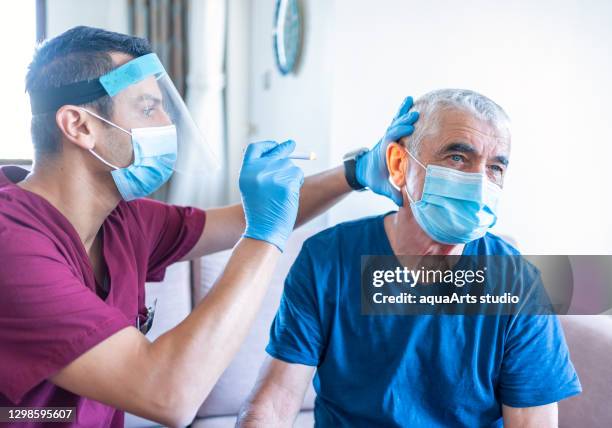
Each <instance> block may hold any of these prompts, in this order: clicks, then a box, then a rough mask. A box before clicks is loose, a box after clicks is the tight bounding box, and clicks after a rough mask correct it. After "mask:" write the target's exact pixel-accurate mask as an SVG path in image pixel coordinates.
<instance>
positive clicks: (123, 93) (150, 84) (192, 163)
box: [99, 53, 219, 176]
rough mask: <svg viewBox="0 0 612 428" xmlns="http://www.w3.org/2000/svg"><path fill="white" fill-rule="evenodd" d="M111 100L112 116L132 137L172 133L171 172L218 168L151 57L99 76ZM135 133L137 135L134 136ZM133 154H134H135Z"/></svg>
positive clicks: (177, 96)
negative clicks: (174, 142) (172, 158)
mask: <svg viewBox="0 0 612 428" xmlns="http://www.w3.org/2000/svg"><path fill="white" fill-rule="evenodd" d="M99 80H100V84H101V85H102V86H103V87H104V89H105V90H106V92H107V94H108V95H109V96H111V98H112V100H113V117H114V118H115V120H116V121H117V122H119V121H120V122H121V124H123V125H125V127H127V128H128V129H126V130H127V131H130V132H131V133H132V138H135V137H138V136H140V135H141V134H142V133H146V132H147V131H144V128H151V130H150V131H149V132H151V133H154V134H156V133H157V132H156V130H155V128H159V129H158V131H159V134H161V135H166V134H167V133H169V132H172V131H171V128H169V127H172V126H174V129H175V130H176V142H177V147H176V161H175V164H174V167H173V171H174V172H176V173H179V174H189V175H197V176H199V175H200V173H210V172H211V171H212V172H214V171H216V170H218V169H219V161H218V158H217V156H216V155H215V154H214V153H213V151H212V150H211V148H210V146H209V145H207V144H206V143H205V141H204V137H203V136H202V134H201V132H200V130H199V129H198V127H197V125H196V124H195V122H194V120H193V118H192V116H191V114H190V113H189V110H188V109H187V106H186V105H185V102H184V101H183V98H182V97H181V95H180V94H179V92H178V90H177V89H176V87H175V86H174V83H173V82H172V80H171V79H170V77H169V76H168V73H167V72H166V70H165V69H164V67H163V66H162V64H161V62H160V61H159V58H158V57H157V55H155V54H153V53H152V54H148V55H143V56H141V57H138V58H135V59H133V60H131V61H129V62H128V63H126V64H124V65H122V66H120V67H118V68H116V69H114V70H112V71H111V72H109V73H108V74H105V75H104V76H101V77H100V79H99ZM132 131H135V132H132ZM134 134H137V135H134ZM135 154H136V153H135Z"/></svg>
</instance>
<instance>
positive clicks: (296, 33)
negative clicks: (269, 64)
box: [274, 0, 302, 75]
mask: <svg viewBox="0 0 612 428" xmlns="http://www.w3.org/2000/svg"><path fill="white" fill-rule="evenodd" d="M274 25H275V28H274V52H275V57H276V65H277V66H278V69H279V71H280V72H281V74H283V75H285V74H288V73H290V72H292V71H293V70H294V69H295V66H296V64H297V60H298V58H299V55H300V49H301V46H302V20H301V16H300V9H299V6H298V1H297V0H277V1H276V14H275V19H274Z"/></svg>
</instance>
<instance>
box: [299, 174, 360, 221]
mask: <svg viewBox="0 0 612 428" xmlns="http://www.w3.org/2000/svg"><path fill="white" fill-rule="evenodd" d="M350 192H351V188H350V186H349V185H348V183H347V182H346V178H345V177H344V167H343V166H338V167H336V168H332V169H329V170H327V171H323V172H321V173H319V174H315V175H311V176H309V177H307V178H306V179H305V180H304V185H303V186H302V191H301V192H300V209H299V211H298V216H297V221H296V224H295V227H299V226H301V225H302V224H304V223H306V222H308V221H310V220H312V219H313V218H314V217H316V216H318V215H319V214H322V213H323V212H325V211H327V210H328V209H330V208H331V207H332V206H334V205H335V204H337V203H338V202H340V201H341V200H342V198H344V197H345V196H346V195H348V194H349V193H350Z"/></svg>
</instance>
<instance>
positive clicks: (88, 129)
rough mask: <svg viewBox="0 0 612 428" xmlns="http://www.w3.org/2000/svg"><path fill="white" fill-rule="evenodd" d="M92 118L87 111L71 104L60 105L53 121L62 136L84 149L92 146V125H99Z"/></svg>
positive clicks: (93, 143) (93, 144) (93, 141)
mask: <svg viewBox="0 0 612 428" xmlns="http://www.w3.org/2000/svg"><path fill="white" fill-rule="evenodd" d="M92 119H94V118H93V117H92V116H91V115H89V114H87V112H85V111H83V110H82V109H80V108H78V107H77V106H73V105H65V106H62V107H60V109H59V110H58V111H57V113H55V123H56V124H57V127H58V128H59V130H60V132H61V133H62V135H63V137H64V138H66V139H67V140H68V141H70V142H71V143H73V144H76V145H77V146H79V147H82V148H84V149H86V150H89V149H93V148H94V146H95V139H94V134H95V130H94V127H96V126H98V127H99V126H100V125H99V124H97V123H95V122H94V120H95V119H94V120H92Z"/></svg>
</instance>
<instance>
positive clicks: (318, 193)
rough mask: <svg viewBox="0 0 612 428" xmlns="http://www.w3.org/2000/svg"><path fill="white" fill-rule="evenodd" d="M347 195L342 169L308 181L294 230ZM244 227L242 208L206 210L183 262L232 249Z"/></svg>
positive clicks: (301, 195) (325, 172) (313, 176)
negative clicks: (199, 233)
mask: <svg viewBox="0 0 612 428" xmlns="http://www.w3.org/2000/svg"><path fill="white" fill-rule="evenodd" d="M350 191H351V188H350V187H349V185H348V184H347V182H346V178H345V177H344V167H342V166H339V167H336V168H332V169H330V170H327V171H323V172H321V173H319V174H315V175H311V176H310V177H307V178H306V179H305V180H304V184H303V186H302V189H301V192H300V207H299V210H298V215H297V220H296V224H295V227H299V226H301V225H303V224H304V223H306V222H308V221H310V220H312V219H313V218H314V217H316V216H318V215H319V214H322V213H323V212H325V211H326V210H328V209H329V208H331V207H332V206H334V205H335V204H336V203H338V202H340V200H342V198H343V197H344V196H346V195H347V194H348V193H349V192H350ZM245 227H246V222H245V219H244V210H243V207H242V204H236V205H231V206H227V207H222V208H211V209H209V210H207V211H206V227H205V229H204V232H203V234H202V238H201V239H200V241H199V242H198V243H197V244H196V246H195V247H194V248H193V249H192V250H191V251H190V253H189V254H187V256H185V258H184V260H191V259H194V258H197V257H202V256H204V255H207V254H211V253H215V252H217V251H223V250H227V249H229V248H232V247H233V246H234V245H236V243H237V242H238V240H239V239H240V237H241V236H242V234H243V233H244V229H245Z"/></svg>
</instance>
